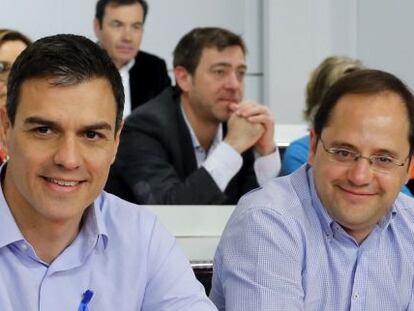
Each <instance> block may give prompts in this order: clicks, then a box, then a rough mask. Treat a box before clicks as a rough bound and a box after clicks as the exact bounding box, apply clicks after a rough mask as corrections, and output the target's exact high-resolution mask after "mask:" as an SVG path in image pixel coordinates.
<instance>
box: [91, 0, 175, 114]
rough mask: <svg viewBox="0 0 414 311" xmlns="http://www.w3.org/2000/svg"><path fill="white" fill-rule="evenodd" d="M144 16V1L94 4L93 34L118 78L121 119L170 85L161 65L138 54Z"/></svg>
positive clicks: (104, 0) (149, 56) (113, 0)
mask: <svg viewBox="0 0 414 311" xmlns="http://www.w3.org/2000/svg"><path fill="white" fill-rule="evenodd" d="M147 12H148V4H147V2H146V1H145V0H99V1H98V2H97V4H96V12H95V20H94V30H95V34H96V36H97V38H98V40H99V43H100V45H101V46H102V47H103V48H104V49H105V50H106V51H107V52H108V54H109V56H110V57H111V59H112V61H113V62H114V64H115V65H116V67H117V68H118V70H119V72H120V74H121V77H122V82H123V85H124V91H125V109H124V117H125V116H126V115H128V114H129V113H130V112H131V111H132V110H134V109H135V108H136V107H138V106H140V105H141V104H143V103H145V102H147V101H148V100H150V99H151V98H153V97H155V96H156V95H158V94H159V93H161V91H162V90H164V89H165V88H166V87H168V86H170V85H171V79H170V77H169V76H168V72H167V66H166V64H165V61H164V60H163V59H161V58H159V57H157V56H155V55H152V54H149V53H146V52H143V51H140V50H139V49H140V45H141V40H142V35H143V29H144V22H145V18H146V15H147Z"/></svg>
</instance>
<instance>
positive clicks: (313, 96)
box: [281, 56, 363, 175]
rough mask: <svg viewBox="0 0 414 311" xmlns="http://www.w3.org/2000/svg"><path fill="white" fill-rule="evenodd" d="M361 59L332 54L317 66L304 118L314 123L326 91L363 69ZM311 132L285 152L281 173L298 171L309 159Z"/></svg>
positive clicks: (310, 81) (309, 88) (307, 87)
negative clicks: (351, 73) (337, 82)
mask: <svg viewBox="0 0 414 311" xmlns="http://www.w3.org/2000/svg"><path fill="white" fill-rule="evenodd" d="M362 68H363V65H362V63H361V62H360V61H359V60H355V59H352V58H349V57H346V56H330V57H327V58H325V60H323V61H322V63H320V64H319V66H318V67H316V68H315V69H314V70H313V71H312V73H311V76H310V79H309V81H308V84H307V85H306V94H305V95H306V108H305V110H304V112H303V115H304V119H305V120H306V121H307V122H308V123H309V124H312V122H313V117H314V116H315V113H316V111H317V110H318V108H319V106H320V104H321V101H322V98H323V96H324V95H325V93H326V91H327V90H328V89H329V88H330V87H331V86H332V85H333V84H334V83H335V82H336V81H337V80H339V79H340V78H342V77H343V76H344V75H346V74H348V73H350V72H353V71H355V70H359V69H362ZM309 143H310V138H309V134H307V135H305V136H303V137H301V138H299V139H297V140H295V141H293V142H292V143H291V144H290V145H289V147H288V148H287V149H286V151H285V153H284V154H283V159H282V171H281V175H287V174H290V173H292V172H294V171H296V170H297V169H298V168H299V167H301V166H302V165H303V164H305V163H306V162H307V160H308V153H309Z"/></svg>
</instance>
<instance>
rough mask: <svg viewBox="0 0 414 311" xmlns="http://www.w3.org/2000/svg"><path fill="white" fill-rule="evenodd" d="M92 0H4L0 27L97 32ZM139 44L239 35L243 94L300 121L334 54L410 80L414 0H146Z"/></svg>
mask: <svg viewBox="0 0 414 311" xmlns="http://www.w3.org/2000/svg"><path fill="white" fill-rule="evenodd" d="M95 3H96V2H95V0H70V1H69V0H37V1H33V0H1V10H0V27H12V28H16V29H19V30H21V31H23V32H24V33H27V34H29V35H30V36H31V37H32V38H33V39H37V38H39V37H42V36H45V35H50V34H54V33H62V32H67V33H69V32H71V33H77V34H83V35H86V36H88V37H90V38H92V39H94V35H93V31H92V19H93V15H94V7H95ZM149 4H150V12H149V16H148V20H147V24H146V29H145V35H144V41H143V49H146V50H148V51H151V52H153V53H155V54H158V55H160V56H162V57H163V58H165V59H166V61H167V63H168V65H169V67H170V69H171V61H172V57H171V53H172V50H173V48H174V46H175V44H176V43H177V41H178V39H179V38H180V37H181V36H182V35H183V34H184V33H185V32H187V31H189V30H190V29H191V28H193V27H195V26H210V25H216V26H222V27H226V28H229V29H231V30H232V31H234V32H236V33H239V34H242V36H243V38H244V39H245V40H246V42H247V45H248V49H249V54H248V59H247V61H248V65H249V76H248V78H247V90H246V97H248V98H252V99H257V100H260V101H263V102H264V103H265V104H267V105H269V106H270V107H271V109H272V110H273V112H274V113H275V116H276V122H277V124H302V125H303V124H304V121H303V120H302V110H303V105H304V88H305V85H306V82H307V79H308V77H309V74H310V72H311V70H312V69H313V68H314V67H316V66H317V65H318V64H319V62H320V61H321V60H322V59H324V58H325V57H327V56H329V55H331V54H343V55H348V56H351V57H357V58H360V59H361V60H362V61H363V62H365V63H366V65H368V66H372V67H377V68H381V69H385V70H389V71H391V72H393V73H396V74H397V75H399V76H400V77H401V78H403V79H404V80H405V81H406V82H407V83H408V84H409V85H410V86H414V70H413V69H412V66H411V64H412V63H413V62H412V58H413V55H414V43H413V40H411V38H412V32H413V29H414V18H412V12H413V11H414V2H412V1H409V0H396V1H389V0H364V1H358V0H346V1H344V0H289V1H285V0H209V1H205V0H173V1H168V0H149Z"/></svg>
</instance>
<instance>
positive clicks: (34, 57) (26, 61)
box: [6, 34, 124, 132]
mask: <svg viewBox="0 0 414 311" xmlns="http://www.w3.org/2000/svg"><path fill="white" fill-rule="evenodd" d="M33 78H52V79H51V80H50V83H51V84H52V85H63V86H65V85H76V84H79V83H81V82H84V81H88V80H90V79H93V78H104V79H106V80H107V81H108V82H109V84H110V85H111V87H112V92H113V95H114V98H115V101H116V120H115V132H117V131H118V129H119V127H120V125H121V122H122V113H123V110H124V88H123V85H122V80H121V76H120V75H119V72H118V70H117V69H116V67H115V65H114V63H113V62H112V60H111V59H110V58H109V56H108V54H107V53H106V52H105V51H104V50H103V49H101V48H100V47H99V46H98V45H97V44H95V43H94V42H92V41H91V40H89V39H87V38H85V37H82V36H77V35H69V34H64V35H55V36H50V37H45V38H42V39H39V40H37V41H36V42H34V43H33V44H32V45H30V46H29V47H28V48H26V49H25V50H24V51H23V52H22V53H21V54H20V55H19V56H18V57H17V59H16V61H15V62H14V64H13V66H12V68H11V71H10V75H9V80H8V84H7V102H6V107H7V115H8V117H9V119H10V122H11V123H12V125H14V121H15V118H16V111H17V107H18V104H19V96H20V90H21V87H22V85H23V83H24V82H25V81H27V80H30V79H33Z"/></svg>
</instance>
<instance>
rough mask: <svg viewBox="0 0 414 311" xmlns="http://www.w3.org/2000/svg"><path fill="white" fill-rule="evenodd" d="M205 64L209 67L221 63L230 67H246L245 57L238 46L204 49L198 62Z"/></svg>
mask: <svg viewBox="0 0 414 311" xmlns="http://www.w3.org/2000/svg"><path fill="white" fill-rule="evenodd" d="M202 62H206V63H208V64H209V65H210V66H212V65H215V64H218V63H223V64H228V65H232V66H237V67H239V66H246V57H245V54H244V52H243V50H242V48H241V47H240V46H238V45H234V46H229V47H225V48H223V49H218V48H216V47H206V48H204V49H203V50H202V52H201V57H200V62H199V63H202Z"/></svg>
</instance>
